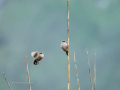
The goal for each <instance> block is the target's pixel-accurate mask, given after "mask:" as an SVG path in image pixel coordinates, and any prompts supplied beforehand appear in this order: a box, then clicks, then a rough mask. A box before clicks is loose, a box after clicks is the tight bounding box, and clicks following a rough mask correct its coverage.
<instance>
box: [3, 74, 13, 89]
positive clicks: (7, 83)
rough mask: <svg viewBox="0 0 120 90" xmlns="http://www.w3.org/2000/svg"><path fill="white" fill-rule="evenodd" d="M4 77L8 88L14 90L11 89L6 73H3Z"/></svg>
mask: <svg viewBox="0 0 120 90" xmlns="http://www.w3.org/2000/svg"><path fill="white" fill-rule="evenodd" d="M3 75H4V77H5V80H6V82H7V84H8V86H9V88H10V90H12V89H11V87H10V84H9V83H8V80H7V78H6V76H5V74H4V72H3Z"/></svg>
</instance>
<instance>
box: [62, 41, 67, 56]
mask: <svg viewBox="0 0 120 90" xmlns="http://www.w3.org/2000/svg"><path fill="white" fill-rule="evenodd" d="M61 48H62V49H63V51H65V52H66V55H67V56H68V45H67V43H66V41H62V42H61Z"/></svg>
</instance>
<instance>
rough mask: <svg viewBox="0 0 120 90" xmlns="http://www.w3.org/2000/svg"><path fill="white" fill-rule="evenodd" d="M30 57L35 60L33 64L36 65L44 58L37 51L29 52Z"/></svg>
mask: <svg viewBox="0 0 120 90" xmlns="http://www.w3.org/2000/svg"><path fill="white" fill-rule="evenodd" d="M31 56H32V57H34V58H35V60H34V61H33V64H34V65H38V64H39V61H40V60H42V58H43V57H44V54H43V53H39V52H38V51H35V52H31Z"/></svg>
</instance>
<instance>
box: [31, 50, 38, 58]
mask: <svg viewBox="0 0 120 90" xmlns="http://www.w3.org/2000/svg"><path fill="white" fill-rule="evenodd" d="M38 55H39V52H38V51H36V52H31V56H32V57H34V58H36V57H37V56H38Z"/></svg>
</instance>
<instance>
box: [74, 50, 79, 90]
mask: <svg viewBox="0 0 120 90" xmlns="http://www.w3.org/2000/svg"><path fill="white" fill-rule="evenodd" d="M73 55H74V62H75V69H76V76H77V83H78V90H80V86H79V78H78V73H77V65H76V60H75V52H74V51H73Z"/></svg>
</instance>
